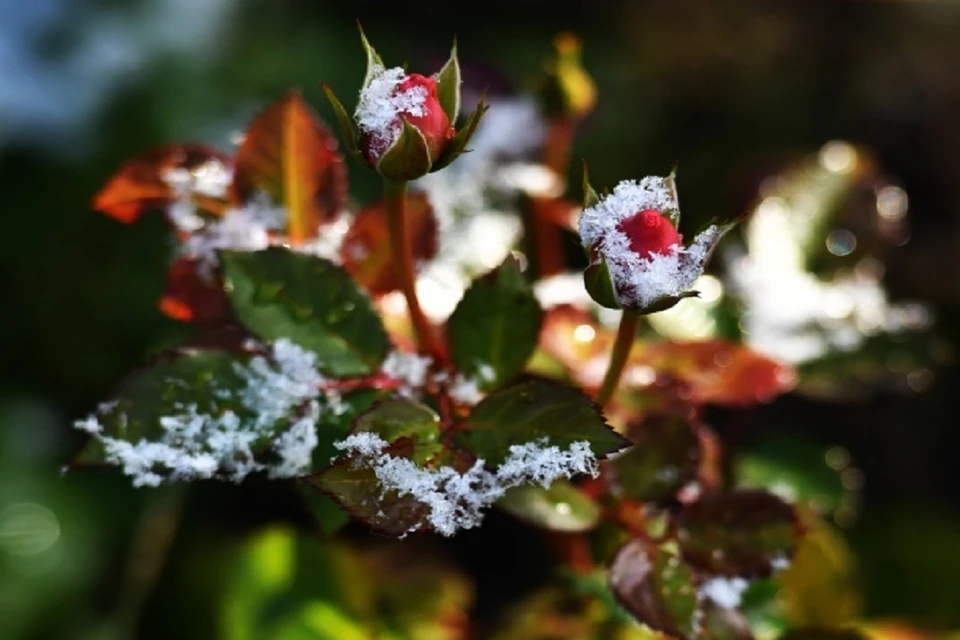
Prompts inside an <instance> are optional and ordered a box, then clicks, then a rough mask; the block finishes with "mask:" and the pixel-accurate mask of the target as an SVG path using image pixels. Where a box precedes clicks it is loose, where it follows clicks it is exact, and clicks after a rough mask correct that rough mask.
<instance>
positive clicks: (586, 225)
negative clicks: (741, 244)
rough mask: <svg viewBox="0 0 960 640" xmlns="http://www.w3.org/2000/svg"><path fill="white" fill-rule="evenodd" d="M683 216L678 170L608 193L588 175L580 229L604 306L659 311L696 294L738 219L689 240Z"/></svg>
mask: <svg viewBox="0 0 960 640" xmlns="http://www.w3.org/2000/svg"><path fill="white" fill-rule="evenodd" d="M679 222H680V210H679V207H678V204H677V194H676V187H675V184H674V179H673V175H670V176H666V177H658V176H648V177H646V178H643V179H642V180H639V181H633V180H625V181H623V182H621V183H620V184H618V185H617V186H616V188H614V190H613V192H612V193H609V194H607V195H606V196H604V197H603V198H600V197H599V196H598V195H597V193H596V191H594V190H593V188H592V187H591V186H590V183H589V181H588V180H587V179H586V176H585V177H584V209H583V212H582V213H581V215H580V223H579V225H578V230H579V232H580V240H581V242H582V243H583V247H584V249H586V250H587V252H588V256H589V258H590V265H589V266H588V267H587V269H586V271H585V272H584V284H585V286H586V288H587V291H588V292H589V293H590V296H591V297H592V298H593V299H594V300H595V301H596V302H597V303H599V304H601V305H603V306H605V307H610V308H613V309H629V310H631V311H638V312H640V313H656V312H657V311H663V310H664V309H669V308H670V307H672V306H673V305H675V304H676V303H677V302H679V301H680V300H681V299H682V298H686V297H690V296H695V295H697V294H696V292H695V291H693V285H694V282H696V280H697V278H699V277H700V276H701V275H702V274H703V270H704V268H705V267H706V264H707V261H708V260H709V259H710V254H711V253H712V252H713V249H714V247H715V246H716V245H717V243H718V242H720V239H721V238H722V237H723V234H724V233H726V232H727V231H728V230H729V229H730V228H732V226H733V224H732V223H727V224H722V225H711V226H709V227H707V228H706V229H705V230H703V231H701V232H700V233H698V234H697V236H696V238H694V240H693V242H692V243H691V244H690V245H689V246H684V244H683V237H682V236H681V235H680V233H679V232H678V231H677V224H678V223H679Z"/></svg>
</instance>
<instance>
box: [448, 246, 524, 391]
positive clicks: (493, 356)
mask: <svg viewBox="0 0 960 640" xmlns="http://www.w3.org/2000/svg"><path fill="white" fill-rule="evenodd" d="M542 319H543V311H542V310H541V308H540V304H539V303H538V302H537V299H536V297H535V296H534V295H533V289H532V287H531V286H530V284H529V283H528V282H527V280H526V278H524V276H523V273H522V272H521V270H520V266H519V264H517V261H516V260H514V259H512V258H510V259H508V260H507V261H506V262H504V263H503V264H502V265H501V266H499V267H497V268H496V269H494V270H493V271H491V272H490V273H488V274H487V275H485V276H483V277H482V278H480V279H478V280H475V281H474V283H473V284H472V285H471V286H470V288H469V289H467V291H466V293H464V295H463V299H461V300H460V303H459V304H458V305H457V308H456V309H455V310H454V312H453V315H452V316H451V317H450V321H449V323H448V325H447V335H448V339H449V341H450V355H451V357H452V358H453V361H454V363H455V364H456V365H457V367H458V368H460V369H461V370H462V371H464V372H465V373H466V374H467V375H468V376H470V377H473V378H475V379H477V380H479V381H481V383H482V386H484V387H485V388H494V387H496V386H498V385H500V384H502V383H503V382H506V381H507V380H509V379H510V378H513V377H514V376H515V375H516V374H518V373H519V372H520V371H522V370H523V367H524V365H525V364H526V363H527V360H528V359H529V358H530V355H531V354H532V353H533V350H534V348H535V347H536V345H537V337H538V335H539V333H540V324H541V322H542Z"/></svg>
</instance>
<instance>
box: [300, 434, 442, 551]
mask: <svg viewBox="0 0 960 640" xmlns="http://www.w3.org/2000/svg"><path fill="white" fill-rule="evenodd" d="M413 448H414V445H413V441H412V440H410V439H402V440H398V441H397V442H396V443H395V444H393V445H392V446H390V447H388V448H387V449H385V453H389V454H390V455H393V456H397V457H410V456H412V455H413ZM305 481H306V482H307V483H308V484H309V485H311V486H313V487H315V488H317V489H319V490H321V491H323V492H325V493H327V494H329V495H330V497H332V498H333V499H334V500H336V501H337V503H338V504H339V505H340V506H341V507H343V508H344V509H345V510H346V511H348V512H349V513H350V515H351V516H353V517H354V518H356V519H357V520H360V521H361V522H365V523H367V524H368V525H370V527H371V528H372V529H375V530H377V531H380V532H381V533H384V534H386V535H389V536H403V535H404V534H406V533H408V532H409V531H411V530H412V529H418V528H420V527H421V526H423V525H424V524H425V522H426V519H427V516H428V515H429V514H430V507H428V506H427V505H425V504H423V503H422V502H420V501H419V500H417V499H416V498H414V497H413V496H412V495H410V494H407V495H403V496H401V495H400V494H399V493H398V492H397V491H387V492H386V493H383V492H382V487H381V485H380V480H378V479H377V474H376V471H374V470H373V469H372V468H371V467H369V466H364V465H360V466H357V465H355V463H354V460H353V459H352V458H348V459H345V460H341V461H339V462H337V463H336V464H334V465H332V466H330V467H327V468H326V469H325V470H323V471H321V472H320V473H319V474H317V475H315V476H311V477H309V478H305Z"/></svg>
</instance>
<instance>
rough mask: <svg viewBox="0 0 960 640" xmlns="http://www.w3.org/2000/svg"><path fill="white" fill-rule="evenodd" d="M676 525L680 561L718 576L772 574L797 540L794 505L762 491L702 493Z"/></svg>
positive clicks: (678, 515) (797, 528)
mask: <svg viewBox="0 0 960 640" xmlns="http://www.w3.org/2000/svg"><path fill="white" fill-rule="evenodd" d="M675 525H676V529H677V540H678V541H679V543H680V549H681V551H682V552H683V557H684V559H685V560H686V561H687V562H689V563H690V564H691V565H693V566H695V567H697V568H698V569H699V570H701V571H704V572H706V573H709V574H713V575H720V576H741V577H744V578H753V577H763V576H767V575H770V574H771V573H772V572H773V571H774V569H775V568H776V567H777V566H780V565H782V564H785V563H787V562H788V561H789V560H790V559H791V558H792V557H793V554H794V552H795V551H796V547H797V544H798V542H799V540H800V526H799V522H798V519H797V514H796V512H795V511H794V509H793V507H791V506H790V505H788V504H787V503H786V502H784V501H783V500H781V499H780V498H778V497H776V496H774V495H773V494H770V493H766V492H764V491H751V490H742V491H733V492H730V493H723V494H716V495H706V496H704V497H703V498H701V499H700V500H699V501H697V502H695V503H693V504H691V505H687V506H686V507H685V508H684V509H683V510H682V511H680V512H679V513H678V514H677V516H676V521H675Z"/></svg>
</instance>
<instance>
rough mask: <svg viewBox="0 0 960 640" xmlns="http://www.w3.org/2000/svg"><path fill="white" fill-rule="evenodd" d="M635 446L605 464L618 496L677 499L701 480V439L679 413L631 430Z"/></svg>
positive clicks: (653, 419)
mask: <svg viewBox="0 0 960 640" xmlns="http://www.w3.org/2000/svg"><path fill="white" fill-rule="evenodd" d="M627 437H628V438H629V439H630V440H632V441H633V443H634V447H633V448H632V449H630V450H628V451H627V452H626V453H624V454H623V455H620V456H617V457H616V459H614V460H609V461H607V462H606V463H604V464H605V467H606V469H607V470H608V472H609V473H608V477H609V478H610V486H611V490H612V491H613V492H614V494H615V495H620V496H625V497H628V498H631V499H633V500H638V501H640V502H647V501H656V500H666V499H670V498H673V497H674V496H676V494H677V493H678V492H679V491H680V490H681V489H682V488H683V487H685V486H686V485H687V484H688V483H690V482H692V481H694V480H696V479H697V475H698V472H699V469H700V461H701V450H700V438H699V437H698V435H697V431H696V429H695V428H694V427H693V425H691V424H690V423H689V422H688V421H686V420H684V419H683V418H681V417H679V416H651V417H650V418H648V419H646V420H644V421H643V422H642V423H640V424H634V425H632V426H630V427H628V429H627Z"/></svg>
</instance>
